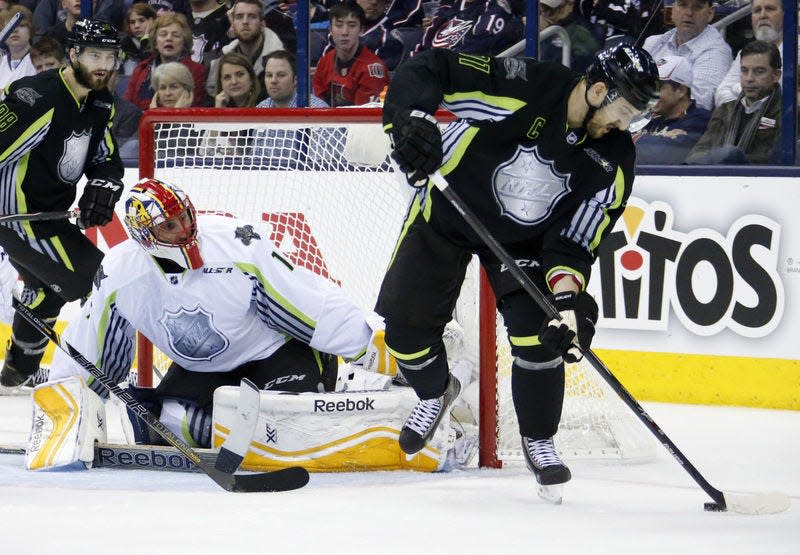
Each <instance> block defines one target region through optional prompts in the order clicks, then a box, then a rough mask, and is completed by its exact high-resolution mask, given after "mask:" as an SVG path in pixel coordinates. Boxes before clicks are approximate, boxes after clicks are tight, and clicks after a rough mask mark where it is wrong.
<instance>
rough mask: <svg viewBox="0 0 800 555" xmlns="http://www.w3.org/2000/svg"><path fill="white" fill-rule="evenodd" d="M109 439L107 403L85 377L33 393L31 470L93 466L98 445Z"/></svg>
mask: <svg viewBox="0 0 800 555" xmlns="http://www.w3.org/2000/svg"><path fill="white" fill-rule="evenodd" d="M106 439H107V426H106V410H105V405H104V404H103V400H102V399H100V397H99V396H98V395H97V393H95V392H94V391H92V390H91V389H89V387H88V386H87V385H86V382H85V381H84V380H83V378H81V377H79V376H72V377H70V378H66V379H63V380H59V381H56V382H51V383H47V384H42V385H40V386H37V387H36V388H35V389H34V390H33V423H32V428H31V436H30V443H29V445H28V450H27V454H26V456H25V467H26V468H27V469H28V470H43V469H48V468H58V467H64V466H70V465H72V464H73V463H75V462H77V461H82V462H83V463H85V464H86V465H87V466H91V463H92V460H93V459H94V443H95V441H98V442H100V443H105V442H106Z"/></svg>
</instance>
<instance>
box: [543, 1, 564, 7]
mask: <svg viewBox="0 0 800 555" xmlns="http://www.w3.org/2000/svg"><path fill="white" fill-rule="evenodd" d="M539 3H540V4H544V5H545V6H548V7H550V8H557V7H559V6H560V5H561V4H563V3H564V0H539Z"/></svg>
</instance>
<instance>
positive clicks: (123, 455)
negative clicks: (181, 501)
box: [0, 443, 219, 473]
mask: <svg viewBox="0 0 800 555" xmlns="http://www.w3.org/2000/svg"><path fill="white" fill-rule="evenodd" d="M27 452H28V450H27V448H26V447H25V446H24V445H0V455H25V454H27ZM195 452H196V453H197V454H198V455H200V458H201V459H203V460H204V461H205V462H206V463H208V464H210V465H214V464H215V462H216V460H217V456H218V455H219V451H218V450H217V449H195ZM92 468H121V469H130V470H159V471H165V470H166V471H169V472H194V473H197V472H200V469H199V468H197V465H195V464H194V463H193V462H192V461H190V460H189V458H188V457H186V455H184V454H183V453H181V452H180V451H178V450H177V449H175V448H174V447H171V446H168V445H128V444H125V445H121V444H115V443H95V445H94V456H93V460H92Z"/></svg>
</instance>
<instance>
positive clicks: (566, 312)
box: [539, 291, 598, 364]
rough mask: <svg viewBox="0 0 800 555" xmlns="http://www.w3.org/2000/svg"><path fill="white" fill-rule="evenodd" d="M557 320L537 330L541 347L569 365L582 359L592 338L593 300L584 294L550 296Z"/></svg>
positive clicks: (593, 320)
mask: <svg viewBox="0 0 800 555" xmlns="http://www.w3.org/2000/svg"><path fill="white" fill-rule="evenodd" d="M550 301H551V302H552V303H553V306H555V307H556V310H558V312H559V314H560V315H561V320H557V319H555V318H554V319H552V320H550V321H549V322H545V323H544V324H543V325H542V328H541V330H539V341H540V342H541V344H542V345H544V346H545V347H547V348H548V349H550V350H551V351H553V352H554V353H555V354H557V355H561V357H563V359H564V362H566V363H569V364H572V363H575V362H578V361H579V360H581V359H582V358H583V353H582V351H583V350H586V349H589V348H590V347H591V344H592V338H593V337H594V325H595V323H596V322H597V316H598V310H597V303H596V302H595V300H594V298H593V297H592V296H591V295H590V294H589V293H587V292H586V291H581V292H580V293H572V292H565V293H557V294H555V295H551V296H550Z"/></svg>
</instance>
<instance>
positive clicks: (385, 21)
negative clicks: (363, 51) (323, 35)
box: [329, 0, 403, 71]
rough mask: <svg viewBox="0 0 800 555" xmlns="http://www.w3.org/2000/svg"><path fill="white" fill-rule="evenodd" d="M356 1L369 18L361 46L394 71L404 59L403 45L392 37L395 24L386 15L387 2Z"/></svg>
mask: <svg viewBox="0 0 800 555" xmlns="http://www.w3.org/2000/svg"><path fill="white" fill-rule="evenodd" d="M356 1H357V2H358V5H359V6H361V7H362V8H363V9H364V15H365V16H366V18H367V21H366V25H364V30H363V31H362V32H361V44H363V45H364V46H366V47H367V48H369V49H370V50H372V51H373V52H374V53H375V54H377V55H378V57H379V58H380V59H381V60H383V63H385V64H386V67H387V68H388V69H389V71H393V70H394V68H396V67H397V64H399V63H400V62H401V59H402V57H403V43H402V42H400V41H399V40H397V38H395V37H394V35H392V32H391V31H392V29H393V28H394V24H393V23H392V22H391V21H390V20H389V16H388V15H387V13H386V9H387V6H386V0H356ZM329 48H332V46H330V47H329Z"/></svg>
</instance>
